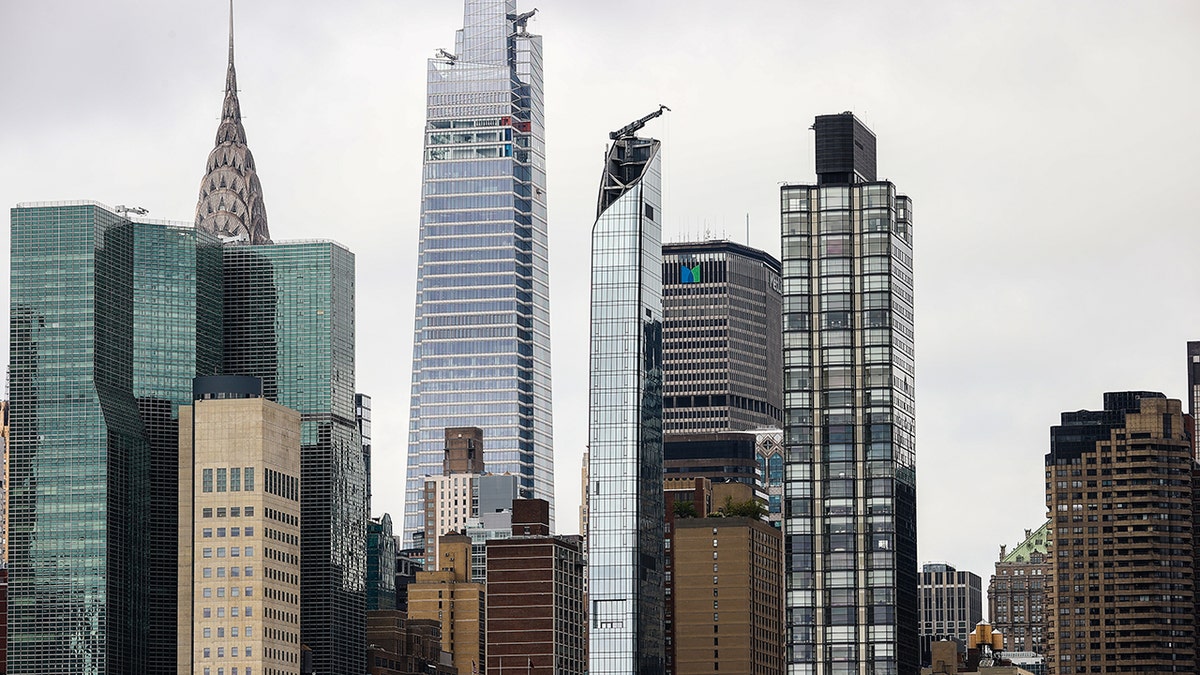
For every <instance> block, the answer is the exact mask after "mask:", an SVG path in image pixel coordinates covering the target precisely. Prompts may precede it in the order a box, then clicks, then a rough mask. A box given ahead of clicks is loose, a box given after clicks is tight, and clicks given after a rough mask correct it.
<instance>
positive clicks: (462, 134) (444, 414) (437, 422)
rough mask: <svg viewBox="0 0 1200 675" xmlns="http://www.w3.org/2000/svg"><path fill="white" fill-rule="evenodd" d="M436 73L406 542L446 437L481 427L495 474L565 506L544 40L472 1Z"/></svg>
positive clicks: (495, 0)
mask: <svg viewBox="0 0 1200 675" xmlns="http://www.w3.org/2000/svg"><path fill="white" fill-rule="evenodd" d="M464 6H465V11H464V17H463V28H461V29H460V30H459V31H458V32H457V34H456V36H455V42H454V50H453V53H451V52H449V51H447V50H445V49H442V50H439V55H438V56H436V57H434V58H432V59H430V60H429V65H428V73H429V74H428V80H427V81H428V83H429V84H428V103H429V105H428V109H427V118H426V129H425V141H424V146H425V154H424V178H423V183H422V189H421V226H420V235H419V243H418V254H417V297H416V328H415V331H414V335H413V366H412V401H411V409H410V413H409V448H408V479H407V480H408V482H407V492H406V497H405V512H404V526H403V529H404V536H405V545H406V546H407V545H410V544H411V542H412V539H413V537H414V535H415V534H416V533H419V532H421V531H423V521H422V517H423V514H422V512H421V505H422V500H421V488H422V487H423V485H424V481H425V477H426V476H429V475H436V474H438V473H439V472H440V471H441V462H442V432H443V429H446V428H448V427H464V426H478V427H482V428H483V430H484V434H485V436H486V437H487V443H488V444H487V451H486V456H485V463H486V465H487V470H488V471H490V472H492V473H511V474H513V475H515V476H519V477H520V479H521V487H522V488H523V489H525V490H526V491H527V492H526V494H527V496H529V497H534V498H538V499H545V500H547V501H549V502H550V504H551V520H553V505H554V457H553V453H552V448H551V446H552V439H553V430H552V421H551V408H550V304H549V294H550V290H549V288H550V287H549V265H548V257H547V244H546V236H547V229H546V168H545V167H546V163H545V119H544V108H543V102H542V38H541V36H538V35H533V34H531V33H530V32H529V31H528V29H527V23H528V21H529V19H530V18H531V17H532V16H533V12H535V11H536V10H532V11H529V12H520V11H519V10H518V9H517V5H516V0H465V2H464Z"/></svg>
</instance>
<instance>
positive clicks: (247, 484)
mask: <svg viewBox="0 0 1200 675" xmlns="http://www.w3.org/2000/svg"><path fill="white" fill-rule="evenodd" d="M214 474H215V478H216V480H215V481H214V480H213V479H214ZM200 475H201V479H200V481H201V486H202V487H201V489H202V490H203V491H204V492H213V491H214V488H215V491H216V492H243V491H244V492H254V467H252V466H248V467H245V468H244V469H243V468H241V467H236V466H235V467H232V468H226V467H221V468H217V469H203V470H202V471H201V474H200ZM214 483H215V484H214Z"/></svg>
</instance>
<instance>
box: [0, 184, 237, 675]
mask: <svg viewBox="0 0 1200 675" xmlns="http://www.w3.org/2000/svg"><path fill="white" fill-rule="evenodd" d="M215 246H216V242H215V240H213V239H211V238H209V237H208V236H206V235H203V234H197V233H196V232H195V231H194V230H192V228H190V227H186V226H175V225H170V224H166V223H130V222H129V221H128V220H126V219H125V218H123V217H121V216H119V215H117V214H116V213H113V212H112V211H111V210H109V209H108V208H107V207H104V206H102V205H99V204H95V203H91V202H63V203H54V204H34V205H27V206H18V207H17V208H15V209H13V212H12V308H13V311H12V316H11V324H10V325H11V340H12V354H11V361H10V372H11V374H12V382H11V395H12V418H11V419H12V439H13V452H12V455H11V464H10V469H11V474H10V482H11V485H12V486H13V489H12V502H11V509H12V510H11V514H12V516H11V532H12V553H11V560H10V566H11V570H12V581H13V583H12V584H11V586H10V605H9V606H10V610H9V622H10V623H9V625H10V627H11V628H10V633H9V634H10V638H9V640H10V643H9V644H10V649H9V659H10V663H9V665H10V667H11V669H12V670H13V671H14V672H31V673H32V672H47V673H49V672H55V673H57V672H72V673H125V672H142V671H146V670H147V669H148V670H149V671H153V672H158V671H160V670H171V669H173V668H174V666H175V663H174V657H175V652H174V650H175V643H174V628H175V618H174V617H175V615H176V602H175V592H174V586H175V584H174V580H175V574H176V559H175V544H176V537H175V532H176V527H177V523H176V520H175V510H174V504H173V502H174V499H175V496H176V485H177V465H176V464H175V459H174V457H175V453H176V441H175V439H174V437H173V435H174V434H175V430H176V424H177V420H178V406H179V405H180V404H182V403H188V402H190V400H191V381H192V378H193V377H194V376H195V375H196V373H197V372H198V371H204V370H211V369H213V368H215V367H216V366H217V363H218V361H217V354H218V353H219V349H220V339H221V338H220V335H221V259H220V253H219V251H218V250H217V249H216V248H215Z"/></svg>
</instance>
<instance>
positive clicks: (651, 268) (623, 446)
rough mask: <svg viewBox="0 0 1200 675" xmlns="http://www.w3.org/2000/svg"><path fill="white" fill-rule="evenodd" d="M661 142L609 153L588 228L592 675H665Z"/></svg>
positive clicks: (623, 144)
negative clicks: (595, 213) (593, 217)
mask: <svg viewBox="0 0 1200 675" xmlns="http://www.w3.org/2000/svg"><path fill="white" fill-rule="evenodd" d="M660 162H661V160H660V155H659V142H658V141H655V140H652V139H640V138H630V139H624V140H619V141H617V142H616V143H614V144H613V146H612V148H611V150H610V151H609V157H608V167H607V168H608V171H607V172H606V174H605V177H604V180H605V183H604V185H603V186H602V188H601V197H600V208H599V211H600V213H599V215H598V216H597V218H596V223H595V225H594V226H593V228H592V307H591V313H592V318H591V367H590V378H591V382H590V392H591V393H590V399H589V409H590V425H589V438H590V444H589V446H590V460H589V470H588V476H589V483H588V499H589V509H590V512H589V514H588V519H589V520H588V589H589V590H588V597H589V600H590V603H591V617H590V619H591V626H590V630H589V669H588V672H590V673H597V674H601V673H603V674H607V673H612V674H614V675H615V674H617V673H620V674H621V675H629V674H630V673H637V674H639V675H651V674H657V673H662V672H663V668H664V644H663V636H664V633H663V602H664V598H663V583H664V582H663V567H662V565H663V557H664V556H663V517H664V516H663V491H662V481H663V455H662V452H663V451H662V269H661V268H662V227H661V224H660V220H659V218H660V217H661V204H662V194H661V192H662V188H661V186H662V175H661V166H660Z"/></svg>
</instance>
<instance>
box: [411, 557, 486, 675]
mask: <svg viewBox="0 0 1200 675" xmlns="http://www.w3.org/2000/svg"><path fill="white" fill-rule="evenodd" d="M439 550H440V551H441V557H440V558H439V559H438V565H437V567H436V568H433V569H427V570H424V571H420V572H417V580H416V581H415V582H414V583H411V584H409V585H408V616H409V618H410V619H431V620H434V621H437V622H438V624H439V625H440V626H441V629H442V650H443V651H446V652H449V653H450V654H451V656H452V659H453V662H454V669H455V671H456V672H458V674H459V675H473V674H474V673H480V672H485V671H486V665H480V664H486V661H485V660H484V658H485V655H486V654H487V646H486V645H487V629H486V626H487V619H486V617H487V592H486V589H485V587H484V585H483V584H481V583H476V582H473V581H471V540H470V539H469V538H468V537H466V536H465V535H461V534H448V535H445V536H443V537H441V542H440V544H439Z"/></svg>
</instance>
